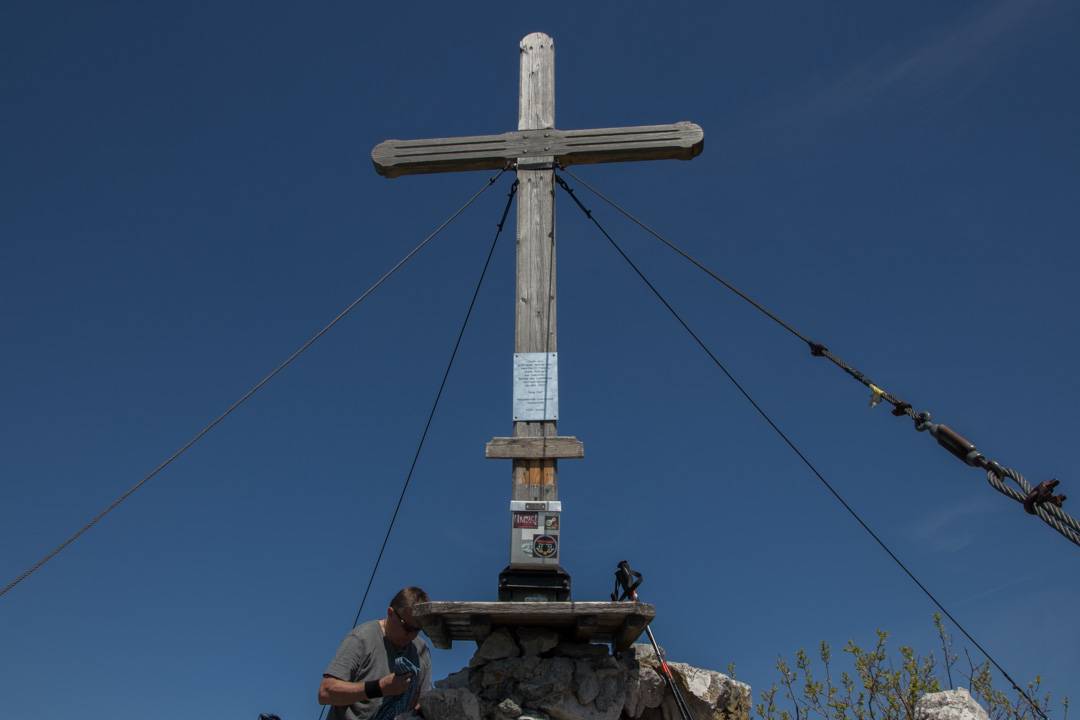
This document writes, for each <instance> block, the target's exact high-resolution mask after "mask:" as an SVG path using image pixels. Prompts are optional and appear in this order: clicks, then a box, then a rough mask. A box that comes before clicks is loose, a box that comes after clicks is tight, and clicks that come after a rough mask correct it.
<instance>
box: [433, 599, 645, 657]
mask: <svg viewBox="0 0 1080 720" xmlns="http://www.w3.org/2000/svg"><path fill="white" fill-rule="evenodd" d="M655 616H656V608H654V607H653V606H652V605H650V604H648V603H642V602H538V603H533V602H428V603H420V604H418V605H415V606H414V607H413V617H414V618H415V619H416V621H417V622H418V623H420V624H421V625H422V626H423V628H424V632H425V633H427V635H428V637H430V638H431V639H432V643H433V644H434V643H435V642H436V637H438V638H439V640H438V641H439V642H449V641H452V640H476V639H477V628H478V627H479V628H482V629H487V628H490V629H494V628H498V627H546V628H551V629H553V630H556V631H559V632H562V633H564V634H565V635H566V637H567V638H569V639H576V640H578V641H585V640H586V639H588V640H591V641H593V642H610V643H612V644H613V645H614V646H615V648H616V649H617V650H624V649H626V648H627V647H629V646H630V645H631V644H633V642H634V641H635V640H637V638H638V637H639V636H640V635H641V633H643V632H644V631H645V626H646V625H648V624H649V622H650V621H651V620H652V619H653V618H654V617H655ZM477 617H479V618H482V620H474V619H473V618H477ZM429 628H431V629H430V630H429ZM433 632H434V634H432V633H433ZM485 637H486V636H485ZM436 647H442V646H441V645H436Z"/></svg>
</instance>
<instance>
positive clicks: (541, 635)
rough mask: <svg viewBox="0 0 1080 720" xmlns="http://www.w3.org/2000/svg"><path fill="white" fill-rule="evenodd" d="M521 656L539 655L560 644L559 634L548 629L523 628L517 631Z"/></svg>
mask: <svg viewBox="0 0 1080 720" xmlns="http://www.w3.org/2000/svg"><path fill="white" fill-rule="evenodd" d="M517 639H518V644H519V645H521V654H522V655H525V656H529V655H539V654H540V653H544V652H547V651H548V650H551V649H552V648H553V647H555V646H556V645H558V644H559V633H557V632H555V631H554V630H550V629H548V628H534V627H523V628H518V630H517Z"/></svg>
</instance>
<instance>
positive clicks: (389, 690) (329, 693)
mask: <svg viewBox="0 0 1080 720" xmlns="http://www.w3.org/2000/svg"><path fill="white" fill-rule="evenodd" d="M411 681H412V677H411V676H409V675H400V676H399V675H395V674H394V673H390V674H389V675H386V676H383V677H381V678H379V680H378V682H379V690H380V691H381V692H380V693H379V695H378V696H377V697H394V696H395V695H401V694H403V693H404V692H405V691H406V690H408V689H409V683H410V682H411ZM371 699H372V698H369V697H368V695H367V693H365V692H364V683H362V682H346V681H345V680H342V679H341V678H336V677H334V676H333V675H323V679H322V683H320V684H319V704H320V705H333V706H334V707H340V706H342V705H351V704H353V703H354V702H360V701H361V700H371Z"/></svg>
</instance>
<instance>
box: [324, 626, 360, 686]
mask: <svg viewBox="0 0 1080 720" xmlns="http://www.w3.org/2000/svg"><path fill="white" fill-rule="evenodd" d="M370 664H371V651H370V649H369V648H367V647H366V646H365V644H364V641H363V640H361V639H360V638H359V637H357V636H356V635H355V634H354V633H349V634H348V635H346V636H345V639H344V640H342V641H341V645H340V646H338V650H337V653H336V654H335V655H334V659H333V660H331V661H330V664H329V665H327V666H326V670H325V671H324V672H323V674H324V675H330V676H333V677H336V678H337V679H339V680H345V681H346V682H357V681H359V680H361V679H363V678H364V676H365V675H366V674H367V671H368V669H369V668H368V666H370Z"/></svg>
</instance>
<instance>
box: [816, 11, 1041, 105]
mask: <svg viewBox="0 0 1080 720" xmlns="http://www.w3.org/2000/svg"><path fill="white" fill-rule="evenodd" d="M1053 2H1054V0H997V2H992V3H988V4H987V5H986V6H985V7H984V8H983V9H982V10H981V11H980V12H978V13H976V14H973V15H971V16H969V17H968V18H967V19H966V20H965V21H963V22H961V23H960V24H958V25H956V26H953V27H951V28H947V29H944V30H942V31H939V32H938V33H936V34H935V36H934V37H933V38H932V39H931V40H929V41H928V42H926V43H924V44H923V45H920V46H919V47H916V48H913V49H909V50H908V51H906V52H904V53H901V54H900V55H899V56H897V54H896V53H893V54H891V55H890V56H888V57H879V58H876V59H874V60H871V61H868V62H866V63H864V64H862V65H860V66H858V67H856V68H854V69H853V70H851V71H850V72H849V73H848V74H846V75H845V76H843V77H842V78H840V79H839V80H837V81H836V82H834V83H833V84H832V85H830V86H828V87H827V88H825V89H824V90H823V91H821V92H819V93H818V94H817V95H815V96H814V97H813V98H811V100H810V101H809V102H808V103H806V106H805V108H804V110H805V114H807V115H810V116H818V117H827V116H833V115H837V114H842V113H846V112H849V111H852V110H854V109H857V108H858V107H860V106H862V105H865V104H868V103H871V102H873V101H874V100H876V99H878V98H881V97H885V96H887V95H889V94H891V93H897V92H914V93H920V92H926V91H928V90H933V89H935V88H939V87H942V86H944V85H947V84H949V83H955V82H962V83H963V84H964V85H972V84H976V83H978V82H979V81H980V80H981V79H982V78H984V77H986V75H988V74H989V73H991V72H993V68H994V56H995V53H996V52H997V50H998V49H999V48H1000V47H1001V45H1002V44H1003V43H1005V42H1006V41H1013V40H1015V37H1016V35H1017V34H1018V33H1019V32H1020V30H1021V29H1022V28H1023V27H1024V26H1025V25H1026V24H1027V22H1028V21H1029V20H1030V19H1031V17H1032V15H1033V13H1034V12H1035V11H1036V10H1039V9H1041V8H1045V7H1048V6H1049V5H1050V4H1052V3H1053Z"/></svg>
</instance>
